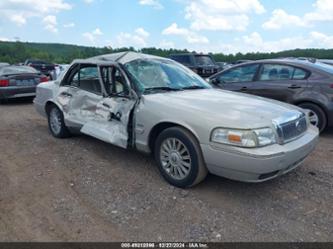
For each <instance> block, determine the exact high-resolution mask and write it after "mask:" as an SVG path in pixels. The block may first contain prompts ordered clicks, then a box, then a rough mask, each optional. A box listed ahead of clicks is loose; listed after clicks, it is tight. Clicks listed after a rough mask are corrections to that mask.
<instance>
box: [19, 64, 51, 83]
mask: <svg viewBox="0 0 333 249" xmlns="http://www.w3.org/2000/svg"><path fill="white" fill-rule="evenodd" d="M24 65H26V66H30V67H33V68H35V69H36V70H38V71H40V72H41V73H42V74H44V75H46V76H47V77H49V78H50V80H52V79H55V65H54V64H52V63H50V62H46V61H43V60H35V59H28V60H26V61H25V62H24Z"/></svg>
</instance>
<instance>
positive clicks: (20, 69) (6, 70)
mask: <svg viewBox="0 0 333 249" xmlns="http://www.w3.org/2000/svg"><path fill="white" fill-rule="evenodd" d="M24 73H38V71H37V70H36V69H34V68H32V67H25V66H9V67H3V68H1V69H0V74H5V75H6V74H7V75H8V74H24Z"/></svg>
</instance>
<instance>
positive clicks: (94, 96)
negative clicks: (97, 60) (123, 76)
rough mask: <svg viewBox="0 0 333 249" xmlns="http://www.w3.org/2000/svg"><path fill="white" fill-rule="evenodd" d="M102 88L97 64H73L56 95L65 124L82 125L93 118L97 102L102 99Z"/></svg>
mask: <svg viewBox="0 0 333 249" xmlns="http://www.w3.org/2000/svg"><path fill="white" fill-rule="evenodd" d="M103 90H104V87H103V85H102V83H101V81H100V78H99V71H98V67H97V65H95V64H80V65H76V66H74V68H72V69H71V70H70V72H69V73H68V77H65V79H64V81H63V82H62V84H61V87H60V90H59V93H58V96H57V101H58V103H60V104H61V105H62V107H63V112H64V118H65V122H66V124H67V125H68V126H74V127H82V126H83V125H84V124H85V123H87V122H88V121H89V120H92V119H94V117H95V112H96V108H97V104H98V103H99V102H100V101H101V100H102V99H103Z"/></svg>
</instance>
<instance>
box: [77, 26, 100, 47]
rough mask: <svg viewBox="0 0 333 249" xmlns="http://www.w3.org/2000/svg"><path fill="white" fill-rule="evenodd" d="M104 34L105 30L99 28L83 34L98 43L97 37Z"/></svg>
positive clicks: (89, 40)
mask: <svg viewBox="0 0 333 249" xmlns="http://www.w3.org/2000/svg"><path fill="white" fill-rule="evenodd" d="M102 35H103V32H102V31H101V30H100V29H99V28H96V29H95V30H93V31H91V32H85V33H83V34H82V36H83V37H84V38H85V39H86V40H87V41H88V42H89V43H91V44H96V42H97V38H98V37H99V36H102Z"/></svg>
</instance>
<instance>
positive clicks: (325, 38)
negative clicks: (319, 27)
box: [310, 31, 333, 48]
mask: <svg viewBox="0 0 333 249" xmlns="http://www.w3.org/2000/svg"><path fill="white" fill-rule="evenodd" d="M310 39H311V40H313V42H314V43H315V44H317V45H319V44H320V45H321V46H322V47H325V48H332V47H333V36H329V35H325V34H323V33H320V32H317V31H312V32H311V33H310Z"/></svg>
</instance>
